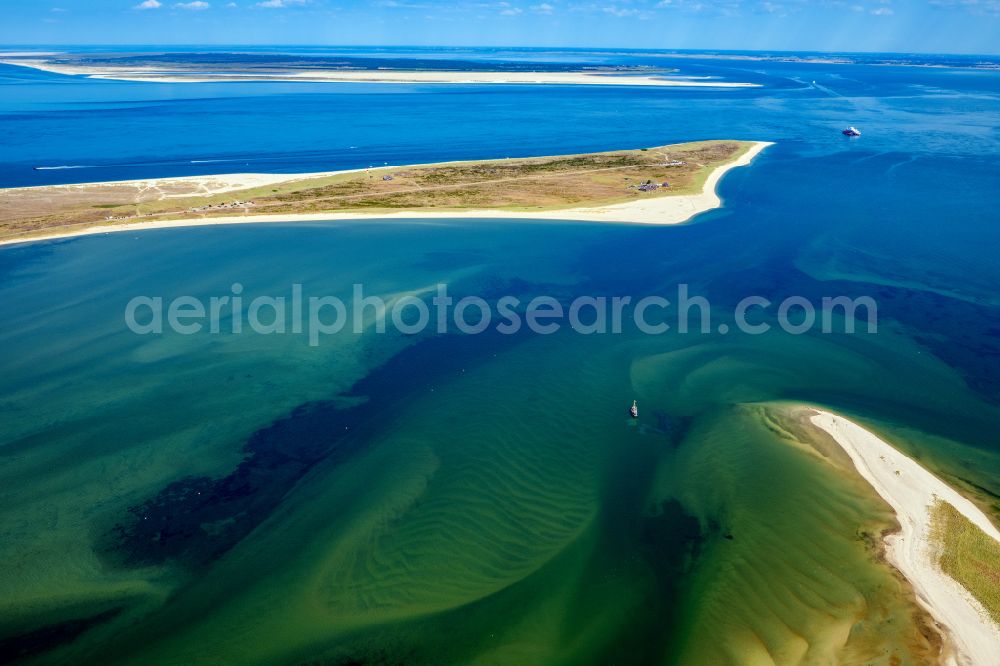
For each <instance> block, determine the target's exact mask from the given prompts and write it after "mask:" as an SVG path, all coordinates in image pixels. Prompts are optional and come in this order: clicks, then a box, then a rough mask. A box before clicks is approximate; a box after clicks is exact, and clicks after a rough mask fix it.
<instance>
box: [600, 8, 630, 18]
mask: <svg viewBox="0 0 1000 666" xmlns="http://www.w3.org/2000/svg"><path fill="white" fill-rule="evenodd" d="M601 11H602V12H604V13H605V14H611V15H612V16H617V17H618V18H626V17H629V16H638V15H639V10H638V9H631V8H628V7H617V6H615V5H611V6H610V7H601Z"/></svg>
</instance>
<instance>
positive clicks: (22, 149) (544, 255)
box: [0, 47, 1000, 665]
mask: <svg viewBox="0 0 1000 666" xmlns="http://www.w3.org/2000/svg"><path fill="white" fill-rule="evenodd" d="M42 50H50V49H47V48H46V49H42ZM149 51H157V52H162V51H165V50H164V49H149ZM93 52H94V53H98V52H99V50H97V49H94V50H93ZM213 53H215V55H216V57H215V58H213V60H212V61H213V62H217V61H218V56H219V54H220V53H228V52H226V51H225V50H217V51H216V52H213ZM261 53H264V54H265V55H267V57H270V58H273V57H275V55H276V53H275V51H274V50H273V49H272V50H270V51H264V50H251V49H239V53H236V54H228V55H226V57H227V58H228V59H229V61H230V62H236V63H239V62H240V58H244V59H250V58H254V57H259V56H260V55H261ZM280 55H281V56H282V57H285V58H288V59H290V60H292V61H294V60H296V59H305V58H308V59H316V58H320V59H322V58H355V59H363V60H365V61H366V62H369V61H370V62H379V63H382V62H384V63H385V64H386V66H393V67H400V66H407V65H410V66H412V65H413V63H415V62H416V63H421V66H425V67H431V66H434V65H433V63H434V62H444V63H446V65H447V66H448V67H449V68H456V67H457V68H469V69H476V68H482V67H494V68H515V69H516V68H537V69H545V68H551V69H560V68H561V69H567V68H575V67H576V66H580V65H585V66H601V67H615V66H637V65H642V66H652V67H663V68H669V69H676V70H677V72H676V73H674V74H672V75H674V76H682V77H696V78H697V79H698V80H704V81H722V82H750V83H756V84H759V87H754V88H722V87H718V88H649V87H620V86H564V85H551V86H548V85H525V86H521V85H509V84H504V85H463V84H455V85H425V86H421V85H407V84H367V83H357V84H348V83H307V82H296V83H292V82H217V83H169V84H168V83H142V82H121V81H111V80H99V79H87V78H82V77H72V76H63V75H58V74H52V73H46V72H41V71H37V70H33V69H29V68H25V67H18V66H13V65H0V146H2V149H0V187H5V188H7V187H26V186H38V185H73V184H79V183H86V182H94V181H108V180H121V179H142V178H154V177H168V176H169V177H173V176H193V175H203V174H213V173H236V172H268V173H272V172H276V173H302V172H313V171H330V170H338V169H356V168H365V167H368V166H380V165H385V164H389V165H405V164H418V163H428V162H440V161H448V160H477V159H500V158H506V157H523V156H535V155H555V154H569V153H582V152H595V151H610V150H616V149H622V148H641V147H651V146H660V145H665V144H670V143H678V142H685V141H695V140H705V139H739V140H753V141H768V142H773V145H771V146H769V147H768V148H766V149H765V150H764V151H763V152H762V153H761V154H760V155H758V156H757V157H756V158H755V159H754V160H753V162H752V164H751V165H749V166H747V167H742V168H738V169H734V170H732V171H730V172H729V173H727V174H726V175H725V177H724V178H723V179H722V181H721V183H720V185H719V187H718V193H719V195H720V197H721V199H722V205H721V206H720V207H719V208H717V209H715V210H712V211H710V212H707V213H703V214H700V215H697V216H696V217H695V218H693V219H692V220H691V221H690V222H688V223H686V224H682V225H677V226H669V227H667V226H650V225H633V224H605V223H586V224H584V223H575V222H559V221H556V222H553V221H538V222H532V221H526V220H520V221H508V220H502V219H462V220H456V219H448V220H433V219H419V220H407V219H392V220H377V219H373V220H369V221H363V222H362V221H350V222H345V221H340V222H334V221H330V222H308V223H306V222H301V223H284V224H282V223H277V224H252V225H238V226H205V227H191V228H175V229H157V230H146V231H126V232H119V233H109V234H98V235H90V236H81V237H76V238H65V239H59V240H51V241H40V242H32V243H23V244H18V245H11V246H6V247H3V248H0V314H2V322H3V324H2V326H0V415H2V417H0V562H3V567H0V661H5V662H6V661H14V660H24V661H27V662H31V663H144V664H157V663H204V664H210V663H227V664H229V663H261V664H264V663H266V664H272V663H304V662H308V663H324V664H487V663H489V664H612V663H613V664H652V663H662V664H713V665H714V664H723V663H732V664H750V663H772V662H780V663H787V662H796V661H799V662H806V663H831V662H834V661H836V662H841V663H879V664H889V663H923V662H926V660H928V659H930V658H931V656H932V655H933V654H934V651H935V649H936V647H937V644H936V643H935V640H936V638H935V636H934V632H933V631H930V630H929V629H928V628H927V622H928V619H927V616H926V615H925V614H923V612H922V611H921V610H919V608H918V606H917V604H916V603H915V599H914V597H913V593H912V591H911V590H910V589H909V588H908V587H907V586H906V585H905V584H904V582H903V581H902V580H901V579H900V577H899V576H898V575H897V574H895V573H894V572H893V570H892V569H890V568H889V567H888V566H887V565H886V564H885V563H884V562H883V561H882V559H881V556H880V554H879V542H880V536H881V534H882V533H883V532H884V531H886V530H891V529H892V528H893V526H894V518H893V515H892V513H891V511H890V509H889V508H888V506H886V505H885V504H883V503H881V502H880V501H879V500H878V499H877V497H876V496H875V495H874V494H873V493H872V491H871V489H870V488H869V487H868V486H867V485H866V484H865V483H864V481H862V480H861V479H860V477H858V476H857V475H856V474H855V473H853V471H852V470H851V468H850V463H849V462H848V461H846V460H845V459H844V457H843V455H842V454H838V452H837V448H836V447H835V446H833V445H832V444H831V443H830V442H829V441H828V440H823V438H822V437H821V436H820V435H818V434H817V433H816V432H815V431H812V430H810V429H809V428H808V427H806V424H805V422H804V419H805V418H806V416H807V414H808V412H806V411H803V409H804V407H803V406H815V407H822V408H824V409H828V410H832V411H835V412H838V413H841V414H844V415H846V416H848V417H849V418H852V419H854V420H857V421H858V422H859V423H862V424H863V425H865V427H868V428H869V429H871V430H873V431H874V432H876V433H878V434H879V435H880V436H882V437H884V438H885V439H886V440H887V441H890V442H891V443H893V444H894V445H896V446H898V447H899V448H900V449H902V450H904V451H905V452H907V453H908V454H910V455H913V456H915V457H916V458H917V459H918V460H919V461H920V462H921V463H922V464H924V465H926V466H927V467H928V468H930V469H931V470H932V471H934V472H935V473H936V474H938V475H940V476H941V477H942V478H944V479H945V480H947V481H948V482H949V483H952V484H954V485H955V486H956V487H957V488H959V489H960V490H962V491H963V492H965V493H966V494H968V495H969V496H970V497H972V498H973V499H974V500H975V501H977V502H978V503H979V504H980V505H981V506H983V507H984V508H985V509H986V510H987V511H988V512H991V513H992V515H993V516H994V517H997V516H1000V438H998V435H997V433H998V432H1000V213H998V211H1000V72H998V71H997V69H996V68H995V66H993V67H988V66H983V63H984V62H986V63H987V64H989V63H988V59H985V58H966V59H963V58H955V57H934V56H909V55H898V54H896V55H885V56H880V57H874V56H871V55H860V54H846V55H843V56H842V57H840V58H838V60H839V61H837V62H830V59H829V58H827V57H821V56H820V55H819V54H795V55H796V56H797V57H796V58H795V59H792V58H788V57H786V56H788V54H784V55H782V56H780V57H779V56H776V55H775V54H754V53H750V54H735V53H703V52H683V53H678V52H656V51H629V50H618V51H616V50H600V51H588V50H584V49H571V50H557V49H518V50H514V49H487V48H483V49H473V48H468V49H429V48H428V49H417V48H407V49H402V48H400V49H372V48H361V47H358V48H352V49H324V48H314V49H302V48H296V49H283V50H281V51H280ZM95 57H96V56H95ZM146 57H148V56H146ZM170 57H171V58H174V59H184V58H190V59H197V58H199V57H204V56H203V55H201V56H199V55H195V54H190V53H185V52H182V51H177V50H175V51H173V52H170ZM994 60H995V59H994ZM429 63H430V64H429ZM848 125H853V126H856V127H858V128H859V129H860V130H861V132H862V136H860V137H854V138H849V137H845V136H843V135H842V134H841V130H842V129H843V128H845V127H847V126H848ZM356 285H358V286H359V287H360V288H361V289H363V293H364V294H365V295H367V296H376V297H378V298H380V299H382V301H383V302H385V303H387V304H388V306H390V307H394V306H395V305H398V304H402V303H404V302H406V303H409V308H410V309H409V311H408V314H407V313H405V312H404V313H403V314H402V315H400V321H399V322H396V323H397V324H398V323H403V324H407V325H406V326H399V325H395V326H394V325H392V324H393V322H392V321H390V322H389V325H388V326H386V329H385V331H384V332H383V331H380V330H379V329H380V327H379V326H378V323H377V319H378V309H377V307H372V308H369V310H367V311H362V315H361V316H360V318H359V319H358V320H357V322H356V323H357V325H355V326H351V325H348V326H344V327H343V329H341V330H339V331H332V332H328V333H323V334H322V335H319V336H317V337H316V338H315V339H314V338H311V337H310V335H309V331H308V330H307V329H308V328H309V325H310V324H314V323H316V322H313V321H311V320H308V318H307V320H306V321H305V325H304V326H303V327H302V330H295V326H294V324H289V326H288V327H287V328H286V330H284V332H282V331H278V330H268V331H266V332H259V331H257V330H251V328H250V327H249V326H248V325H247V324H246V323H244V324H243V325H242V328H241V330H240V331H238V332H237V331H235V330H234V328H235V324H234V320H236V319H237V318H238V317H237V314H236V312H235V310H234V309H233V308H232V301H230V304H231V307H230V309H229V310H226V311H224V313H223V315H222V320H221V323H220V324H219V326H218V327H217V330H212V329H211V328H210V327H209V326H207V325H206V326H205V327H203V328H202V329H201V330H199V331H197V332H182V331H179V330H175V329H173V328H171V327H169V326H168V327H165V328H164V329H163V331H162V332H155V331H154V332H149V331H147V330H145V329H143V330H141V331H138V332H137V331H136V330H134V329H135V328H136V327H135V326H131V327H130V325H129V312H130V311H131V312H133V314H134V312H135V310H134V308H133V310H130V304H133V305H134V304H135V303H137V302H141V303H145V304H146V305H144V306H142V308H145V309H144V310H142V315H141V317H140V319H141V321H142V323H149V322H150V321H152V319H151V317H153V316H155V315H154V310H153V306H152V305H150V304H151V303H157V302H159V303H161V304H162V308H161V310H162V314H163V316H164V317H165V318H168V314H169V313H168V312H167V310H168V305H169V304H171V303H174V302H176V301H177V299H186V302H188V303H190V302H191V301H195V302H200V303H207V302H209V301H210V300H211V299H212V298H221V297H229V298H230V299H232V298H233V297H236V296H239V297H241V298H242V299H243V303H244V304H247V305H249V304H250V303H251V302H252V301H253V300H254V299H256V298H264V299H271V301H270V302H272V303H273V302H274V299H277V298H279V297H281V298H285V299H287V302H289V303H290V302H291V301H292V300H293V298H294V293H295V290H298V291H299V292H301V294H303V298H304V299H306V300H305V301H304V302H305V304H306V306H308V304H309V303H310V301H309V300H308V299H309V298H310V297H316V298H324V297H328V298H330V299H339V301H340V302H342V303H344V304H346V306H349V307H351V308H353V307H354V306H355V305H357V304H358V301H359V300H360V299H359V293H358V291H356V289H357V287H356ZM441 286H445V287H446V288H447V289H448V291H449V293H450V294H451V295H452V296H453V297H454V299H455V301H458V300H459V299H461V298H463V297H468V298H470V299H482V301H483V302H484V303H486V304H487V305H488V306H490V307H493V306H494V305H496V304H498V303H499V301H500V300H501V299H503V298H505V297H512V298H514V299H516V300H517V302H518V303H519V304H520V305H519V306H518V307H520V308H521V309H519V310H517V311H518V312H519V313H521V315H522V317H523V316H524V315H525V314H526V310H525V308H526V304H528V303H529V302H531V301H532V300H533V299H536V298H538V297H544V298H545V299H547V302H548V303H549V306H550V308H551V307H552V303H553V302H554V303H556V304H557V305H558V306H561V307H564V308H569V307H570V305H571V304H572V303H574V302H578V301H580V299H584V300H586V302H588V303H591V306H590V307H588V308H584V309H583V310H585V313H584V314H581V317H582V318H583V320H585V321H586V322H589V321H591V319H594V318H595V317H596V314H597V312H598V311H597V310H596V307H595V306H593V305H592V304H593V303H597V302H600V301H599V300H598V299H605V300H606V301H610V300H611V299H613V298H615V297H629V298H631V299H632V302H633V303H635V302H637V301H639V300H641V299H643V298H649V297H660V298H665V299H667V300H668V301H670V303H669V304H668V305H663V304H662V301H656V302H657V303H658V304H659V305H657V306H656V307H653V308H650V309H649V312H654V311H655V312H656V313H657V314H654V315H651V316H652V317H654V318H655V317H662V321H663V323H668V322H669V323H671V324H673V325H669V328H667V329H666V330H662V329H660V328H658V329H657V331H656V332H651V331H649V330H640V327H638V326H637V325H634V322H633V323H630V322H629V321H628V320H627V321H626V322H625V324H624V326H622V327H621V330H618V331H616V330H612V329H611V328H609V329H608V330H606V331H603V332H602V331H595V330H592V328H593V327H588V326H586V325H583V324H581V323H580V322H577V325H574V324H573V323H572V322H570V321H562V325H560V326H558V327H557V328H556V330H552V331H545V332H539V331H535V330H529V327H521V328H520V329H519V330H518V331H516V332H513V333H510V332H504V331H500V330H497V328H496V326H494V325H486V326H485V327H484V330H483V331H482V332H468V331H462V330H459V329H457V327H455V326H452V325H449V326H447V327H445V329H444V330H439V329H435V328H434V327H433V326H431V327H424V328H423V329H421V330H416V328H417V327H415V326H410V324H413V323H414V320H413V318H412V317H413V315H414V313H416V312H418V310H419V306H418V305H417V302H419V303H423V304H425V305H427V306H428V307H430V306H431V305H432V299H433V298H434V296H435V295H436V294H437V293H438V292H437V290H438V289H440V288H441ZM682 286H683V293H685V294H689V295H691V296H692V297H698V298H700V299H703V301H698V303H699V305H698V306H696V307H693V308H691V309H689V311H688V312H687V314H680V313H679V308H677V307H676V306H677V305H678V301H679V294H680V293H681V289H682ZM836 297H848V298H849V299H851V300H855V299H869V300H868V301H865V302H870V303H874V305H875V310H876V312H877V316H876V317H875V319H876V320H877V321H876V323H877V326H876V329H875V330H872V329H871V328H870V327H869V325H868V324H869V323H870V319H866V320H865V321H861V320H860V319H859V320H858V321H857V322H855V321H854V320H853V319H852V318H851V317H849V316H841V315H838V316H837V317H833V318H832V320H831V322H830V323H831V327H830V328H831V330H823V329H822V327H821V326H819V324H816V325H814V326H805V327H798V326H795V325H794V324H802V323H807V322H806V317H807V315H806V312H805V308H806V306H807V305H808V304H817V307H818V304H820V303H822V302H823V299H824V298H836ZM137 298H138V299H140V301H136V300H135V299H137ZM747 298H752V299H755V300H754V301H753V303H756V305H755V306H754V307H753V309H752V315H751V316H750V319H752V321H753V323H754V324H757V325H766V327H767V328H768V330H767V331H766V332H763V331H761V330H760V329H758V328H755V329H753V330H752V331H751V330H743V328H742V327H739V326H737V325H736V323H737V320H738V317H739V306H740V304H741V303H746V300H745V299H747ZM142 299H145V300H142ZM157 299H158V300H157ZM789 299H792V300H791V301H789ZM580 302H582V301H580ZM785 302H790V303H792V304H796V305H793V306H790V308H789V310H788V311H786V312H785V314H784V315H783V314H781V313H780V312H779V311H778V310H779V307H778V305H779V304H782V303H785ZM701 303H704V305H705V307H704V308H702V307H701V305H700V304H701ZM764 303H767V304H770V305H769V306H765V305H764ZM803 304H806V305H803ZM142 308H140V309H142ZM262 309H266V308H262ZM470 309H471V310H472V311H475V309H476V308H475V307H473V308H470ZM272 310H273V308H271V309H270V310H268V311H269V312H270V311H272ZM674 310H677V311H678V314H677V315H676V317H677V318H676V319H674V317H675V314H674ZM275 312H276V311H275ZM788 312H792V314H788ZM286 314H287V313H286ZM333 314H335V312H334V310H333V309H328V310H327V311H325V313H324V314H323V317H324V318H325V319H322V320H321V321H326V322H328V321H329V319H328V318H330V317H332V316H333ZM404 315H405V316H404ZM786 315H787V317H786ZM240 316H242V314H241V315H240ZM261 316H262V317H265V318H266V317H267V316H268V315H266V314H265V315H261ZM274 317H275V321H276V320H277V318H278V315H277V314H275V315H274ZM704 317H707V318H708V319H709V320H710V321H709V325H708V326H707V327H702V326H698V325H691V326H688V327H687V328H688V330H687V332H682V330H681V329H682V328H684V326H681V325H679V324H680V323H681V322H685V323H689V322H690V323H692V324H695V323H696V324H702V323H703V318H704ZM782 317H785V318H786V319H787V318H788V317H790V318H791V319H792V320H794V321H793V322H792V324H793V325H787V324H788V322H786V321H784V320H783V319H782ZM524 318H525V319H526V317H524ZM473 319H475V317H473ZM479 321H480V323H481V322H482V319H480V320H479ZM817 321H818V320H817ZM132 323H135V322H134V321H133V322H132ZM492 323H493V322H492V321H491V322H490V324H492ZM854 323H856V324H857V325H856V326H854V327H853V332H849V330H848V329H849V328H850V327H849V326H848V324H854ZM783 324H785V325H784V326H783ZM140 328H141V327H140ZM260 328H264V327H260ZM786 329H794V330H786ZM633 400H634V401H636V402H637V406H638V410H639V417H638V418H637V419H632V418H631V417H630V416H629V413H628V408H629V407H630V406H631V405H632V403H633Z"/></svg>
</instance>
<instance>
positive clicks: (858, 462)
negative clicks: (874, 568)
mask: <svg viewBox="0 0 1000 666" xmlns="http://www.w3.org/2000/svg"><path fill="white" fill-rule="evenodd" d="M818 412H819V413H818V414H816V415H815V416H812V417H811V421H812V423H813V424H814V425H816V426H817V427H819V428H821V429H822V430H824V431H826V432H827V433H829V434H830V435H831V436H832V437H833V438H834V439H835V440H836V441H837V443H838V444H840V446H841V447H843V449H844V450H845V451H846V452H847V454H848V455H849V456H850V457H851V460H852V461H853V462H854V465H855V467H856V468H857V470H858V472H859V473H860V474H861V476H863V477H864V478H865V480H866V481H868V483H870V484H871V485H872V487H873V488H875V491H876V492H877V493H878V494H879V496H881V497H882V499H884V500H885V501H886V502H887V503H888V504H889V506H891V507H892V509H893V511H895V513H896V518H897V520H898V521H899V524H900V527H901V530H900V531H899V533H897V534H892V535H890V536H888V537H886V540H885V541H886V552H887V556H888V559H889V561H890V562H891V563H892V565H893V566H895V567H896V568H897V569H899V571H900V572H901V573H902V574H903V576H905V577H906V579H907V580H908V581H909V582H910V584H911V585H912V586H913V588H914V590H915V591H916V594H917V599H918V600H919V601H920V603H921V604H922V605H923V606H924V607H925V608H926V609H927V611H928V612H930V614H931V616H932V617H933V618H934V619H935V621H936V622H938V623H939V624H940V625H942V627H944V630H945V634H946V640H947V641H948V642H950V643H951V647H952V648H953V653H949V654H946V656H945V657H946V660H947V663H951V664H961V665H962V666H965V665H976V666H987V665H994V664H1000V628H998V627H997V625H996V624H995V623H994V622H993V621H992V620H991V619H990V617H989V615H988V613H987V611H986V609H985V608H983V606H982V604H980V603H979V602H978V601H977V600H976V599H975V598H974V597H973V596H972V595H971V594H969V592H968V591H967V590H966V589H965V588H964V587H962V585H960V584H959V583H958V582H956V581H955V580H954V579H952V578H951V577H950V576H948V575H947V574H945V573H944V572H943V571H941V569H940V568H939V567H938V565H937V564H936V557H935V550H934V545H933V542H932V540H931V507H932V505H933V503H934V501H935V500H936V499H939V500H942V501H944V502H947V503H949V504H951V505H952V506H953V507H955V509H956V510H958V511H959V512H960V513H961V514H962V515H963V516H965V517H966V518H968V519H969V520H970V521H972V522H973V523H974V524H975V525H977V526H978V527H979V528H981V529H982V530H983V531H984V532H986V534H988V535H989V536H991V537H992V538H994V539H996V540H997V541H1000V531H998V530H997V528H996V526H994V525H993V523H991V522H990V520H989V518H987V517H986V515H985V514H984V513H983V512H982V511H980V510H979V508H978V507H976V505H975V504H973V503H972V502H971V501H969V500H968V499H966V498H965V497H963V496H962V495H960V494H959V493H958V492H957V491H955V490H954V489H953V488H951V487H950V486H949V485H948V484H946V483H944V482H943V481H942V480H941V479H939V478H937V477H936V476H934V475H933V474H931V473H930V472H928V471H927V470H926V469H924V468H923V467H921V466H920V465H919V464H918V463H916V462H915V461H913V460H912V459H911V458H909V457H907V456H905V455H903V454H902V453H900V452H899V451H898V450H896V449H895V448H894V447H892V446H891V445H890V444H888V443H887V442H885V441H883V440H882V439H880V438H879V437H877V436H876V435H874V434H872V433H871V432H869V431H867V430H865V429H864V428H862V427H861V426H859V425H857V424H856V423H853V422H852V421H849V420H847V419H845V418H843V417H841V416H837V415H836V414H831V413H830V412H825V411H822V410H818Z"/></svg>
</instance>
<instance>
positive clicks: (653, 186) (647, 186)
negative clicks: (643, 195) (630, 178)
mask: <svg viewBox="0 0 1000 666" xmlns="http://www.w3.org/2000/svg"><path fill="white" fill-rule="evenodd" d="M628 187H629V189H630V190H633V189H634V190H639V191H640V192H655V191H656V190H658V189H660V188H661V187H670V183H668V182H667V181H663V182H662V183H654V182H653V181H651V180H647V181H646V182H645V183H641V184H639V185H629V186H628Z"/></svg>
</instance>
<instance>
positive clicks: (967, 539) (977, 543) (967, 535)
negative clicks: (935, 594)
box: [932, 500, 1000, 623]
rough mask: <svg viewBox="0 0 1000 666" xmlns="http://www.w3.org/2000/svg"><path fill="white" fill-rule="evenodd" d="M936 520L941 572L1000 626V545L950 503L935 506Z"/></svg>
mask: <svg viewBox="0 0 1000 666" xmlns="http://www.w3.org/2000/svg"><path fill="white" fill-rule="evenodd" d="M932 520H933V521H934V533H933V536H934V539H935V540H936V541H937V543H938V545H939V546H940V548H941V553H940V557H939V560H938V562H939V564H940V565H941V569H942V570H943V571H944V572H945V573H946V574H948V575H949V576H951V577H952V578H954V579H955V580H957V581H958V582H959V583H961V584H962V585H963V586H964V587H965V589H967V590H968V591H969V592H970V593H971V594H972V596H974V597H975V598H976V599H978V600H979V602H980V603H981V604H983V606H984V607H985V608H986V610H987V611H988V612H989V614H990V616H991V617H992V618H993V620H994V621H995V622H998V623H1000V543H997V541H996V540H995V539H993V538H991V537H990V535H988V534H986V532H984V531H983V530H982V529H980V528H979V526H978V525H975V524H973V522H972V521H971V520H969V519H968V518H966V517H965V516H963V515H962V514H961V513H959V511H958V510H957V509H956V508H955V507H953V506H952V505H951V504H949V503H947V502H942V501H941V500H938V501H937V502H936V503H935V504H934V508H933V514H932Z"/></svg>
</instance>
